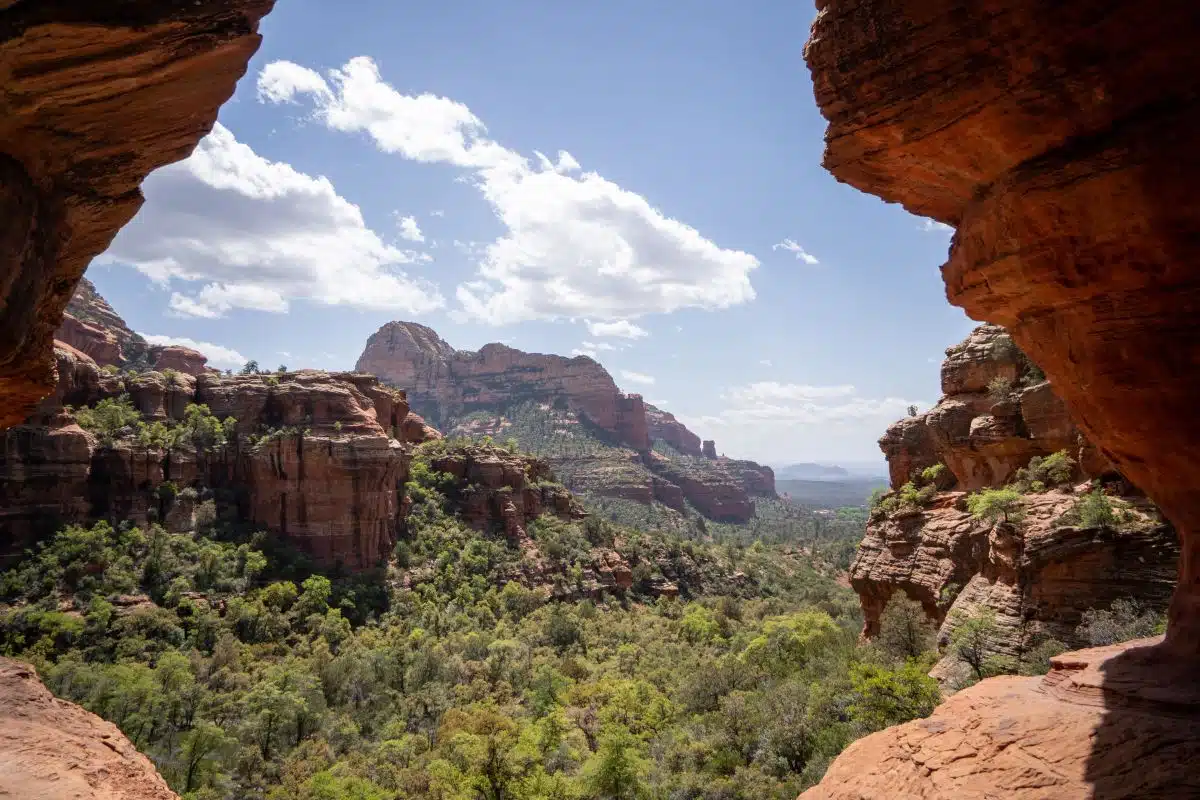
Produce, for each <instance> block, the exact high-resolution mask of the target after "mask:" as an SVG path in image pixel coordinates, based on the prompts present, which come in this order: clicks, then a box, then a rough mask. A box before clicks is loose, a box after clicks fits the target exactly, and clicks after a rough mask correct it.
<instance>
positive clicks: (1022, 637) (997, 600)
mask: <svg viewBox="0 0 1200 800" xmlns="http://www.w3.org/2000/svg"><path fill="white" fill-rule="evenodd" d="M1081 488H1083V487H1081ZM1078 499H1079V496H1078V495H1077V494H1076V493H1074V492H1071V491H1050V492H1046V493H1044V494H1031V495H1028V496H1027V498H1026V518H1025V521H1024V522H1023V524H1022V525H1021V526H1020V527H1017V526H1006V525H997V526H993V525H992V524H991V523H990V522H983V521H980V520H977V519H975V518H973V517H972V516H971V515H970V514H969V513H967V511H966V504H965V494H964V493H962V492H944V493H942V494H940V495H938V496H937V498H936V499H935V501H934V502H933V504H932V505H931V506H930V507H928V508H925V509H922V510H914V511H905V512H899V513H895V514H891V515H883V514H879V513H875V514H873V515H872V518H871V520H870V522H869V523H868V525H867V533H866V536H865V537H864V538H863V541H862V543H861V544H860V545H859V549H858V555H857V556H856V557H855V560H854V563H853V564H852V565H851V567H850V584H851V586H852V587H854V590H855V591H856V592H857V593H858V595H859V598H860V600H861V601H862V607H863V617H864V622H865V626H864V634H865V635H867V636H868V637H870V636H874V635H875V633H877V632H878V629H879V618H880V614H881V613H882V612H883V609H884V607H885V606H886V605H887V601H888V600H889V599H890V598H891V597H892V595H893V594H895V593H897V592H902V593H904V594H906V595H907V596H908V597H910V598H912V599H913V600H916V601H918V602H920V603H921V605H922V607H923V608H924V609H925V612H926V613H927V614H928V615H929V617H930V619H931V620H933V621H934V622H935V623H937V624H938V625H941V626H942V631H941V635H940V636H939V639H940V640H941V641H942V643H945V642H947V641H948V640H949V635H950V632H951V631H952V630H953V627H954V623H955V620H956V619H957V618H958V614H957V612H960V611H961V612H962V613H963V614H964V615H966V616H972V615H974V614H975V613H977V612H978V611H979V610H981V609H983V608H990V609H991V610H992V611H994V612H995V613H996V619H997V623H998V625H999V628H1000V634H999V636H998V637H997V645H998V646H997V648H996V653H997V654H1000V655H1007V656H1012V657H1016V656H1018V655H1020V653H1021V652H1023V651H1024V650H1025V649H1027V648H1029V647H1031V646H1033V645H1034V644H1035V643H1036V641H1037V640H1039V639H1041V638H1045V637H1053V638H1055V639H1058V640H1059V641H1061V642H1063V643H1065V644H1067V645H1068V646H1079V645H1083V644H1086V642H1082V641H1079V640H1078V639H1077V638H1076V637H1075V633H1074V631H1075V628H1076V627H1077V626H1078V625H1079V623H1080V622H1081V617H1082V613H1083V612H1084V611H1086V610H1087V609H1089V608H1107V607H1108V606H1110V605H1111V604H1112V602H1113V601H1114V600H1116V599H1121V598H1130V597H1132V598H1135V599H1137V600H1138V601H1139V602H1140V603H1142V604H1143V605H1145V606H1146V607H1148V608H1158V609H1165V608H1166V605H1167V603H1168V601H1169V599H1170V596H1171V592H1172V590H1173V589H1174V586H1175V574H1176V570H1177V567H1178V561H1179V545H1178V541H1177V539H1176V536H1175V532H1174V530H1172V528H1171V527H1170V526H1169V525H1166V524H1162V523H1159V522H1157V521H1156V518H1155V515H1154V513H1153V511H1152V509H1149V508H1147V507H1146V505H1145V504H1144V503H1142V502H1141V500H1140V498H1130V500H1129V503H1130V507H1129V509H1128V511H1129V515H1130V520H1129V521H1128V522H1125V523H1122V526H1121V528H1120V529H1112V528H1080V527H1077V526H1075V525H1069V524H1063V523H1061V522H1059V518H1060V517H1062V516H1063V514H1065V513H1066V512H1068V511H1070V510H1071V509H1072V508H1073V507H1074V505H1075V503H1076V502H1077V501H1078ZM1114 502H1121V501H1114Z"/></svg>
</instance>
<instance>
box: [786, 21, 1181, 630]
mask: <svg viewBox="0 0 1200 800" xmlns="http://www.w3.org/2000/svg"><path fill="white" fill-rule="evenodd" d="M819 9H820V10H819V13H818V15H817V18H816V20H815V21H814V23H813V27H812V35H811V38H810V40H809V42H808V45H807V47H806V51H805V55H806V58H807V60H808V64H809V67H810V69H811V70H812V74H813V81H814V89H815V94H816V99H817V103H818V105H819V106H820V109H821V112H822V113H823V114H824V115H825V117H826V118H827V119H828V120H829V128H828V130H827V133H826V150H825V158H824V164H825V166H826V168H827V169H829V170H830V171H831V172H832V173H833V174H834V176H836V177H837V178H838V179H839V180H841V181H843V182H846V183H848V184H850V185H852V186H855V187H857V188H859V189H861V190H863V191H866V192H869V193H871V194H875V195H877V196H879V197H881V198H883V199H884V200H887V201H891V202H897V203H902V204H903V205H904V206H905V207H906V208H907V209H908V210H910V211H912V212H913V213H916V214H921V215H924V216H928V217H932V218H934V219H938V220H940V221H943V222H946V223H949V224H951V225H954V226H955V227H956V228H957V231H956V233H955V235H954V238H953V242H952V244H951V248H950V254H949V259H948V261H947V263H946V264H945V265H944V266H943V267H942V275H943V277H944V279H945V283H946V294H947V297H948V298H949V300H950V302H951V303H953V304H955V305H958V306H960V307H962V308H963V309H964V310H966V312H967V313H968V314H969V315H970V316H971V317H972V318H974V319H977V320H981V321H984V320H986V321H988V322H993V323H997V324H1000V325H1003V326H1005V327H1006V328H1008V330H1009V332H1010V333H1011V334H1012V337H1013V339H1014V340H1015V341H1016V342H1017V344H1018V345H1019V346H1020V347H1021V349H1022V350H1024V351H1025V352H1026V353H1027V354H1028V355H1029V356H1030V357H1032V358H1033V360H1034V361H1036V362H1037V364H1038V365H1039V366H1041V368H1042V369H1043V370H1044V371H1045V373H1046V376H1047V377H1048V378H1049V380H1050V381H1051V383H1052V384H1053V385H1054V386H1055V388H1056V390H1057V391H1058V392H1059V393H1060V395H1061V396H1062V398H1063V400H1064V401H1065V402H1066V404H1067V407H1068V408H1069V410H1070V412H1071V415H1072V417H1073V419H1075V421H1076V422H1077V423H1078V424H1079V426H1080V427H1081V428H1082V430H1083V431H1084V433H1085V434H1086V435H1087V436H1088V438H1089V439H1091V440H1092V441H1093V442H1094V443H1095V444H1096V445H1097V446H1098V448H1099V449H1100V451H1101V452H1102V453H1103V455H1104V456H1105V457H1106V458H1108V459H1109V460H1110V461H1111V462H1112V463H1113V464H1114V465H1116V466H1117V467H1118V468H1119V469H1120V471H1121V472H1122V474H1124V475H1126V476H1127V477H1128V478H1129V479H1130V480H1132V481H1133V483H1135V484H1136V485H1137V486H1139V487H1141V488H1142V489H1144V490H1145V491H1146V492H1147V493H1148V494H1149V495H1150V496H1151V497H1152V498H1153V499H1154V500H1155V501H1156V502H1157V503H1158V505H1159V506H1160V507H1161V508H1162V509H1163V511H1164V512H1165V513H1166V515H1167V516H1168V517H1169V518H1170V519H1171V520H1172V521H1173V522H1174V523H1175V525H1176V527H1177V529H1178V530H1179V533H1180V537H1181V541H1182V559H1181V565H1180V584H1179V589H1178V590H1177V592H1176V596H1175V600H1174V602H1173V605H1172V611H1171V621H1170V629H1169V632H1168V637H1167V641H1168V644H1169V645H1170V646H1172V647H1175V648H1178V649H1182V650H1186V651H1188V652H1189V653H1195V652H1197V651H1200V495H1198V494H1197V492H1196V491H1195V487H1196V486H1197V485H1200V463H1197V461H1196V459H1195V458H1194V456H1193V454H1194V453H1195V452H1197V449H1198V448H1200V414H1197V413H1196V408H1197V406H1198V405H1200V372H1198V371H1197V366H1200V318H1198V317H1197V315H1196V313H1195V312H1196V310H1197V308H1198V307H1200V273H1198V272H1197V269H1196V265H1197V264H1198V263H1200V235H1198V234H1197V231H1200V202H1198V201H1197V198H1196V192H1195V186H1196V184H1197V182H1198V179H1200V153H1198V152H1197V148H1196V147H1195V142H1196V141H1197V140H1198V133H1200V104H1198V103H1197V98H1198V96H1200V48H1197V47H1196V42H1197V41H1200V7H1197V6H1196V4H1195V3H1194V2H1190V0H1150V1H1149V2H1133V0H1104V1H1103V2H1100V1H1096V2H1067V3H1045V2H1041V0H977V1H976V2H965V1H964V0H825V2H822V3H820V4H819Z"/></svg>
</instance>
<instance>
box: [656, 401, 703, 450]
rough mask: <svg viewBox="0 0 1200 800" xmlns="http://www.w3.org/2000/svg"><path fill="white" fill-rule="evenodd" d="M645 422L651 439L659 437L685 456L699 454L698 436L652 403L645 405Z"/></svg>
mask: <svg viewBox="0 0 1200 800" xmlns="http://www.w3.org/2000/svg"><path fill="white" fill-rule="evenodd" d="M646 424H647V426H648V429H649V433H650V438H651V439H659V440H662V441H664V442H666V443H667V444H669V445H670V446H671V447H673V448H675V449H676V450H678V451H679V452H681V453H683V454H684V455H685V456H700V455H703V453H702V452H701V450H700V437H699V436H697V435H696V434H694V433H692V432H691V431H689V430H688V429H687V427H686V426H685V425H684V424H683V423H682V422H680V421H679V420H677V419H675V415H674V414H669V413H667V412H666V411H663V410H662V409H659V408H655V407H654V406H652V405H649V404H647V405H646Z"/></svg>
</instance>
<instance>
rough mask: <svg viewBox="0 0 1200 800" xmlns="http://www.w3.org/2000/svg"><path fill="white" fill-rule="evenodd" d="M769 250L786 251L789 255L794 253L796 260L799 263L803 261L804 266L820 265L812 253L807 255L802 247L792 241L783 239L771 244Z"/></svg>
mask: <svg viewBox="0 0 1200 800" xmlns="http://www.w3.org/2000/svg"><path fill="white" fill-rule="evenodd" d="M771 249H772V250H787V251H788V252H789V253H795V254H796V258H797V259H798V260H800V261H803V262H804V263H805V264H810V265H811V264H820V263H821V262H820V261H818V260H817V257H816V256H814V255H813V254H812V253H809V252H808V251H807V250H805V249H804V248H803V247H801V246H800V245H799V244H797V243H796V242H795V241H793V240H791V239H784V240H783V241H782V242H779V243H778V244H773V245H771Z"/></svg>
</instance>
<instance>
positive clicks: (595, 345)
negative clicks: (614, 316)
mask: <svg viewBox="0 0 1200 800" xmlns="http://www.w3.org/2000/svg"><path fill="white" fill-rule="evenodd" d="M580 347H586V348H588V349H589V350H616V349H617V348H616V345H611V344H609V343H608V342H582V343H580Z"/></svg>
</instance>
